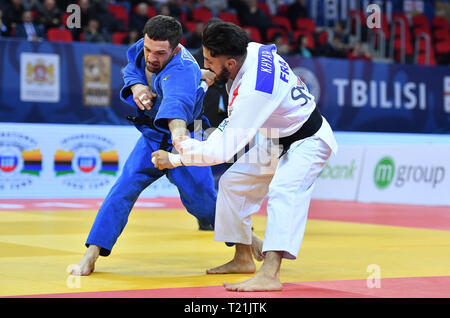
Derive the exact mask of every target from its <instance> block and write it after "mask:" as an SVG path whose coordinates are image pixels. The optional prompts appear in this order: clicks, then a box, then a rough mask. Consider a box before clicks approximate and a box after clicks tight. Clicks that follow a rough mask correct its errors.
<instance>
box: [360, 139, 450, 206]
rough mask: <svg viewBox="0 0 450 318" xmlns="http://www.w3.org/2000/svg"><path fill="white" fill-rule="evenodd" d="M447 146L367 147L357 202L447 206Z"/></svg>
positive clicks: (449, 185) (449, 150)
mask: <svg viewBox="0 0 450 318" xmlns="http://www.w3.org/2000/svg"><path fill="white" fill-rule="evenodd" d="M449 174H450V147H449V146H448V145H404V146H371V147H367V150H366V154H365V159H364V169H363V173H362V177H361V183H360V186H359V187H360V190H359V193H358V201H362V202H381V203H404V204H419V205H422V204H423V205H447V206H448V205H450V175H449Z"/></svg>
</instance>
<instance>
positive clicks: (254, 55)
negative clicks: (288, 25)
mask: <svg viewBox="0 0 450 318" xmlns="http://www.w3.org/2000/svg"><path fill="white" fill-rule="evenodd" d="M275 54H276V46H275V45H273V44H272V45H263V44H259V43H255V42H251V43H249V45H248V47H247V58H246V60H251V61H253V63H251V64H250V65H249V67H248V69H247V70H246V74H245V77H246V79H247V81H251V82H253V83H254V90H255V91H256V92H261V93H266V94H272V93H273V90H274V86H275V82H276V80H275V73H276V65H275Z"/></svg>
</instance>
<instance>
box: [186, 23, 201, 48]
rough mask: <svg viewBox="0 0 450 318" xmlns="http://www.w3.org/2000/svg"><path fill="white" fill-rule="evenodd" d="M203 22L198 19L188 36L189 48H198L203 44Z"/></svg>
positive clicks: (187, 45) (187, 43)
mask: <svg viewBox="0 0 450 318" xmlns="http://www.w3.org/2000/svg"><path fill="white" fill-rule="evenodd" d="M202 34H203V22H200V21H198V22H197V23H196V24H195V30H194V32H193V33H191V34H189V36H188V37H187V38H186V47H187V48H189V49H198V48H200V47H201V46H202Z"/></svg>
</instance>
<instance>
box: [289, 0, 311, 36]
mask: <svg viewBox="0 0 450 318" xmlns="http://www.w3.org/2000/svg"><path fill="white" fill-rule="evenodd" d="M286 16H287V17H288V19H289V21H290V22H291V26H292V28H293V29H295V28H296V25H297V19H298V18H308V8H307V4H306V0H296V1H295V2H294V3H293V4H291V5H290V6H289V7H288V9H287V12H286Z"/></svg>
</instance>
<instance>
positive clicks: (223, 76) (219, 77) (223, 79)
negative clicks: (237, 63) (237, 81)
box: [215, 66, 230, 85]
mask: <svg viewBox="0 0 450 318" xmlns="http://www.w3.org/2000/svg"><path fill="white" fill-rule="evenodd" d="M229 79H230V71H228V69H227V68H226V67H225V66H222V71H220V73H219V74H216V78H215V81H216V82H217V84H220V85H225V84H226V83H227V82H228V80H229Z"/></svg>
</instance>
